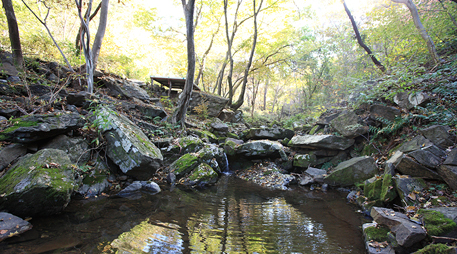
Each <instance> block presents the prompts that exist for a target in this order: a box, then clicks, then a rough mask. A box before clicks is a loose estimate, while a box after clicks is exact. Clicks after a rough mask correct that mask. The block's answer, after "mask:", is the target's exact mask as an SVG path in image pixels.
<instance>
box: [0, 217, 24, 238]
mask: <svg viewBox="0 0 457 254" xmlns="http://www.w3.org/2000/svg"><path fill="white" fill-rule="evenodd" d="M30 229H32V224H30V223H29V222H28V221H25V220H23V219H21V218H19V217H17V216H14V215H12V214H9V213H5V212H0V242H1V241H3V240H4V239H6V238H9V237H13V236H16V235H19V234H22V233H24V232H25V231H28V230H30Z"/></svg>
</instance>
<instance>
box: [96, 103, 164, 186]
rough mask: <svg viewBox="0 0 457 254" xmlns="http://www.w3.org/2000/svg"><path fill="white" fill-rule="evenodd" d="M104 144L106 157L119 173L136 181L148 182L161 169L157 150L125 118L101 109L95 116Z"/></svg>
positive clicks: (159, 154) (160, 159)
mask: <svg viewBox="0 0 457 254" xmlns="http://www.w3.org/2000/svg"><path fill="white" fill-rule="evenodd" d="M96 117H97V118H98V119H99V121H100V122H101V124H100V126H99V128H101V129H102V130H103V135H104V136H105V138H106V141H107V155H108V157H109V158H110V159H111V160H112V161H113V162H114V163H115V164H116V165H118V166H119V168H120V169H121V171H122V172H123V173H124V174H126V175H130V176H133V177H136V178H137V179H139V180H147V179H149V178H151V177H152V176H153V175H154V173H155V171H156V170H157V169H158V168H159V167H160V166H161V165H162V161H163V157H162V153H161V152H160V150H159V149H158V148H157V147H156V146H155V145H154V144H153V143H152V142H151V141H150V140H149V139H148V137H146V135H144V133H143V132H142V131H141V130H140V128H138V126H136V125H135V124H133V123H132V122H131V121H130V120H129V119H128V118H127V117H125V116H123V115H118V114H116V113H114V112H112V111H110V110H107V109H106V108H102V109H101V110H100V112H99V114H98V115H97V116H96Z"/></svg>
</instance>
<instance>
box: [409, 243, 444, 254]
mask: <svg viewBox="0 0 457 254" xmlns="http://www.w3.org/2000/svg"><path fill="white" fill-rule="evenodd" d="M452 249H453V248H451V247H449V246H447V245H446V244H442V243H436V244H430V245H427V246H425V247H424V248H422V249H420V250H418V251H416V252H414V254H448V253H451V250H452Z"/></svg>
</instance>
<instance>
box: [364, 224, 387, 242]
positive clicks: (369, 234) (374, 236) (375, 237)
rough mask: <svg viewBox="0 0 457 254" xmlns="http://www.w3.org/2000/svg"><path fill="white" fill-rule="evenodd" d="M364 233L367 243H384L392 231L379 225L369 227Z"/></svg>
mask: <svg viewBox="0 0 457 254" xmlns="http://www.w3.org/2000/svg"><path fill="white" fill-rule="evenodd" d="M363 232H364V233H365V238H366V240H367V241H376V242H384V241H387V239H388V237H387V234H388V233H389V232H390V229H389V228H388V227H383V226H380V225H378V226H377V227H367V228H365V230H364V231H363Z"/></svg>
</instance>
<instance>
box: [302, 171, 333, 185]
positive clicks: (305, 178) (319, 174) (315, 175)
mask: <svg viewBox="0 0 457 254" xmlns="http://www.w3.org/2000/svg"><path fill="white" fill-rule="evenodd" d="M326 175H327V171H326V170H323V169H318V168H312V167H309V168H308V169H307V170H305V172H304V174H303V175H302V176H301V177H300V181H299V184H300V185H308V184H311V183H322V182H323V181H324V177H325V176H326Z"/></svg>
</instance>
